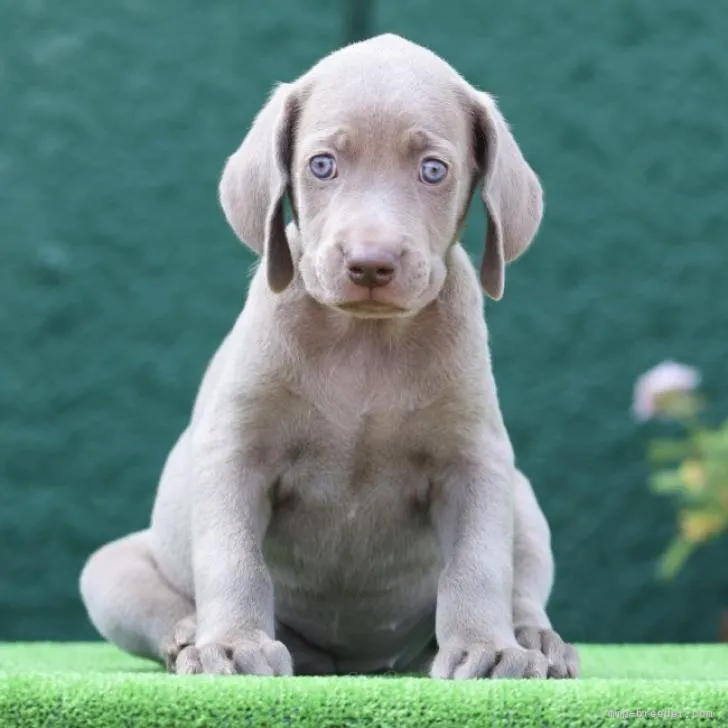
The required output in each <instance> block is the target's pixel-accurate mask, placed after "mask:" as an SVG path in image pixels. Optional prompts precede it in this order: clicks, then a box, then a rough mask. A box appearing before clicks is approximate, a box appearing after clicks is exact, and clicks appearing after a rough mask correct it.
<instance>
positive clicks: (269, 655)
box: [233, 639, 293, 677]
mask: <svg viewBox="0 0 728 728" xmlns="http://www.w3.org/2000/svg"><path fill="white" fill-rule="evenodd" d="M233 660H234V662H235V667H236V669H237V671H238V672H240V673H242V674H244V675H264V676H276V677H285V676H289V675H293V660H292V659H291V653H290V652H289V651H288V649H287V648H286V647H285V645H284V644H283V643H282V642H278V641H277V640H271V639H266V640H262V641H257V640H256V641H252V640H251V641H249V642H241V643H239V644H237V645H235V649H234V652H233Z"/></svg>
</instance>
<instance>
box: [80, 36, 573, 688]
mask: <svg viewBox="0 0 728 728" xmlns="http://www.w3.org/2000/svg"><path fill="white" fill-rule="evenodd" d="M478 188H480V190H481V192H480V196H481V198H482V201H483V203H484V205H485V207H486V208H487V212H488V227H487V239H486V241H485V243H484V253H483V257H482V262H481V265H480V270H479V272H477V271H476V270H475V268H474V267H473V265H472V264H471V262H470V260H469V257H468V255H467V254H466V252H465V250H464V249H463V247H462V246H461V244H460V243H459V237H460V233H461V230H462V227H463V224H464V221H465V218H466V212H467V210H468V206H469V203H470V201H471V198H472V197H473V196H474V193H475V191H476V189H478ZM220 200H221V204H222V208H223V210H224V213H225V215H226V218H227V220H228V222H229V223H230V225H231V227H232V229H233V230H234V231H235V233H236V234H237V235H238V236H239V238H240V239H241V240H242V241H243V242H244V243H245V244H247V245H248V246H250V247H251V248H252V249H253V250H254V251H256V252H257V253H259V254H260V255H261V261H260V265H259V267H258V268H257V272H256V274H255V277H254V278H253V281H252V283H251V285H250V289H249V293H248V298H247V302H246V304H245V307H244V309H243V311H242V313H241V314H240V316H239V318H238V320H237V321H236V323H235V324H234V326H233V328H232V330H231V332H230V333H229V334H228V336H227V338H226V339H225V340H224V342H223V343H222V345H221V346H220V348H219V350H218V351H217V353H216V354H215V355H214V357H213V359H212V361H211V363H210V365H209V367H208V369H207V371H206V373H205V375H204V378H203V381H202V384H201V387H200V390H199V392H198V395H197V399H196V402H195V405H194V408H193V411H192V415H191V418H190V421H189V424H188V426H187V428H186V429H185V430H184V432H182V433H181V435H180V437H179V439H178V440H177V442H176V444H175V445H174V447H173V448H172V451H171V452H170V454H169V457H168V459H167V461H166V464H165V467H164V470H163V473H162V476H161V481H160V484H159V488H158V493H157V498H156V502H155V506H154V511H153V514H152V519H151V524H150V527H149V529H147V530H145V531H141V532H138V533H134V534H132V535H130V536H126V537H124V538H122V539H120V540H118V541H114V542H113V543H111V544H108V545H106V546H104V547H103V548H101V549H100V550H99V551H97V552H96V553H95V554H94V555H92V556H91V558H90V559H89V561H88V563H87V564H86V566H85V568H84V570H83V573H82V576H81V593H82V597H83V600H84V603H85V605H86V608H87V611H88V614H89V616H90V619H91V621H92V622H93V624H94V625H95V626H96V628H97V629H98V631H99V632H100V633H101V634H102V635H103V636H104V637H105V638H107V639H108V640H110V641H112V642H114V643H115V644H117V645H118V646H119V647H121V648H122V649H124V650H127V651H128V652H131V653H133V654H137V655H143V656H146V657H149V658H152V659H156V660H159V661H163V662H165V663H166V664H167V665H168V667H169V669H170V670H172V671H174V672H177V673H206V674H234V673H242V674H253V675H291V674H293V673H294V671H295V673H296V674H341V673H369V674H372V673H378V672H426V673H429V674H430V675H431V676H432V677H436V678H478V677H546V676H552V677H574V676H576V675H577V673H578V670H579V661H578V656H577V654H576V652H575V650H574V648H573V647H572V646H571V645H568V644H565V643H564V642H563V641H562V640H561V638H560V637H559V636H558V635H557V634H556V633H555V632H554V631H553V630H552V628H551V624H550V622H549V619H548V617H547V615H546V610H545V607H546V602H547V599H548V597H549V592H550V589H551V585H552V580H553V561H552V555H551V550H550V534H549V529H548V526H547V524H546V521H545V519H544V517H543V514H542V513H541V510H540V509H539V506H538V504H537V502H536V499H535V497H534V494H533V491H532V489H531V486H530V484H529V482H528V480H526V478H525V477H524V475H523V474H522V473H521V472H520V471H519V470H517V468H516V466H515V464H514V453H513V450H512V447H511V443H510V441H509V438H508V434H507V432H506V428H505V426H504V423H503V418H502V415H501V410H500V407H499V402H498V397H497V393H496V386H495V382H494V379H493V373H492V368H491V360H490V354H489V346H488V335H487V329H486V324H485V320H484V317H483V293H482V290H484V291H485V293H486V294H487V295H488V296H489V297H490V298H492V299H495V300H498V299H500V298H501V296H502V295H503V290H504V281H505V265H506V263H508V262H510V261H512V260H514V259H515V258H517V257H518V256H519V255H520V254H521V253H523V251H524V250H525V249H526V248H527V247H528V246H529V245H530V243H531V241H532V240H533V238H534V236H535V234H536V232H537V229H538V227H539V224H540V221H541V217H542V214H543V203H542V189H541V185H540V183H539V180H538V178H537V176H536V174H535V173H534V172H533V170H532V169H531V167H530V166H529V165H528V163H527V162H526V161H525V159H524V157H523V155H522V153H521V151H520V150H519V147H518V145H517V144H516V141H515V140H514V138H513V136H512V134H511V132H510V130H509V127H508V125H507V124H506V122H505V121H504V119H503V117H502V115H501V113H500V111H499V110H498V108H497V105H496V103H495V101H494V99H493V98H492V97H491V96H489V95H488V94H486V93H483V92H480V91H477V90H476V89H474V88H473V87H472V86H470V85H469V84H468V83H466V82H465V80H464V79H463V78H462V77H461V76H460V75H458V73H456V72H455V71H454V70H453V69H452V68H451V67H450V66H449V65H448V64H447V63H445V62H444V61H443V60H441V59H440V58H438V57H437V56H436V55H435V54H433V53H432V52H430V51H428V50H426V49H424V48H422V47H420V46H417V45H415V44H413V43H410V42H408V41H406V40H404V39H402V38H399V37H397V36H394V35H383V36H378V37H376V38H372V39H370V40H367V41H364V42H361V43H356V44H353V45H350V46H347V47H345V48H343V49H341V50H338V51H336V52H334V53H332V54H331V55H329V56H328V57H327V58H325V59H323V60H322V61H321V62H319V63H318V64H317V65H315V66H314V67H313V68H312V69H311V70H309V71H308V72H307V73H305V74H304V75H303V76H301V77H300V78H299V79H298V80H296V81H295V82H293V83H287V84H281V85H280V86H278V87H277V88H276V89H275V91H274V92H273V94H272V95H271V97H270V99H269V100H268V102H267V103H266V105H265V106H264V108H263V109H262V110H261V112H260V113H259V114H258V116H257V117H256V118H255V120H254V122H253V124H252V127H251V129H250V130H249V132H248V134H247V136H246V137H245V139H244V140H243V142H242V144H241V146H240V148H239V149H238V150H237V151H236V152H235V153H234V154H233V155H232V156H231V157H230V158H229V159H228V161H227V164H226V166H225V170H224V172H223V175H222V180H221V183H220ZM286 200H288V202H289V203H290V210H291V218H292V220H291V222H290V223H289V224H288V226H286V223H285V217H286V216H285V204H286ZM481 287H482V290H481Z"/></svg>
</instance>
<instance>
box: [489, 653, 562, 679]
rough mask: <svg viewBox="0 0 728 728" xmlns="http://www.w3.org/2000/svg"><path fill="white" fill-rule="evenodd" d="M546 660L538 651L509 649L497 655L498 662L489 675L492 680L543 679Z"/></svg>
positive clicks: (546, 665)
mask: <svg viewBox="0 0 728 728" xmlns="http://www.w3.org/2000/svg"><path fill="white" fill-rule="evenodd" d="M548 667H549V665H548V660H547V659H546V657H545V656H544V655H543V654H542V653H541V652H539V651H538V650H524V649H522V648H521V647H509V648H507V649H505V650H502V651H501V652H500V653H499V655H498V661H497V663H496V665H495V667H494V668H493V670H492V671H491V673H490V676H491V677H494V678H545V677H546V675H547V673H548Z"/></svg>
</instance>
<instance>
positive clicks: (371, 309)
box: [336, 299, 407, 317]
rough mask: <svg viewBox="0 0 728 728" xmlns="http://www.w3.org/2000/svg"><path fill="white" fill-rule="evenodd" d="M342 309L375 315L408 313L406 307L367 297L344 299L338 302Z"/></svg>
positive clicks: (354, 312) (337, 306)
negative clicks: (357, 299) (364, 298)
mask: <svg viewBox="0 0 728 728" xmlns="http://www.w3.org/2000/svg"><path fill="white" fill-rule="evenodd" d="M336 308H338V309H339V310H340V311H344V312H346V313H351V314H355V315H356V314H363V315H375V316H380V317H381V316H399V315H402V314H404V313H407V309H406V308H402V307H401V306H396V305H394V304H393V303H386V302H384V301H376V300H372V299H366V300H363V301H343V302H341V303H337V304H336Z"/></svg>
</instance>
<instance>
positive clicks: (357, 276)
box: [347, 258, 395, 288]
mask: <svg viewBox="0 0 728 728" xmlns="http://www.w3.org/2000/svg"><path fill="white" fill-rule="evenodd" d="M347 271H348V274H349V278H350V280H351V281H352V282H353V283H356V284H357V285H359V286H364V287H367V288H376V287H380V286H386V285H387V284H388V283H390V282H391V280H392V279H393V278H394V275H395V267H394V265H393V264H391V263H389V262H388V261H382V260H381V258H379V259H378V260H377V259H374V260H362V259H359V260H350V261H349V263H348V264H347Z"/></svg>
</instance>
